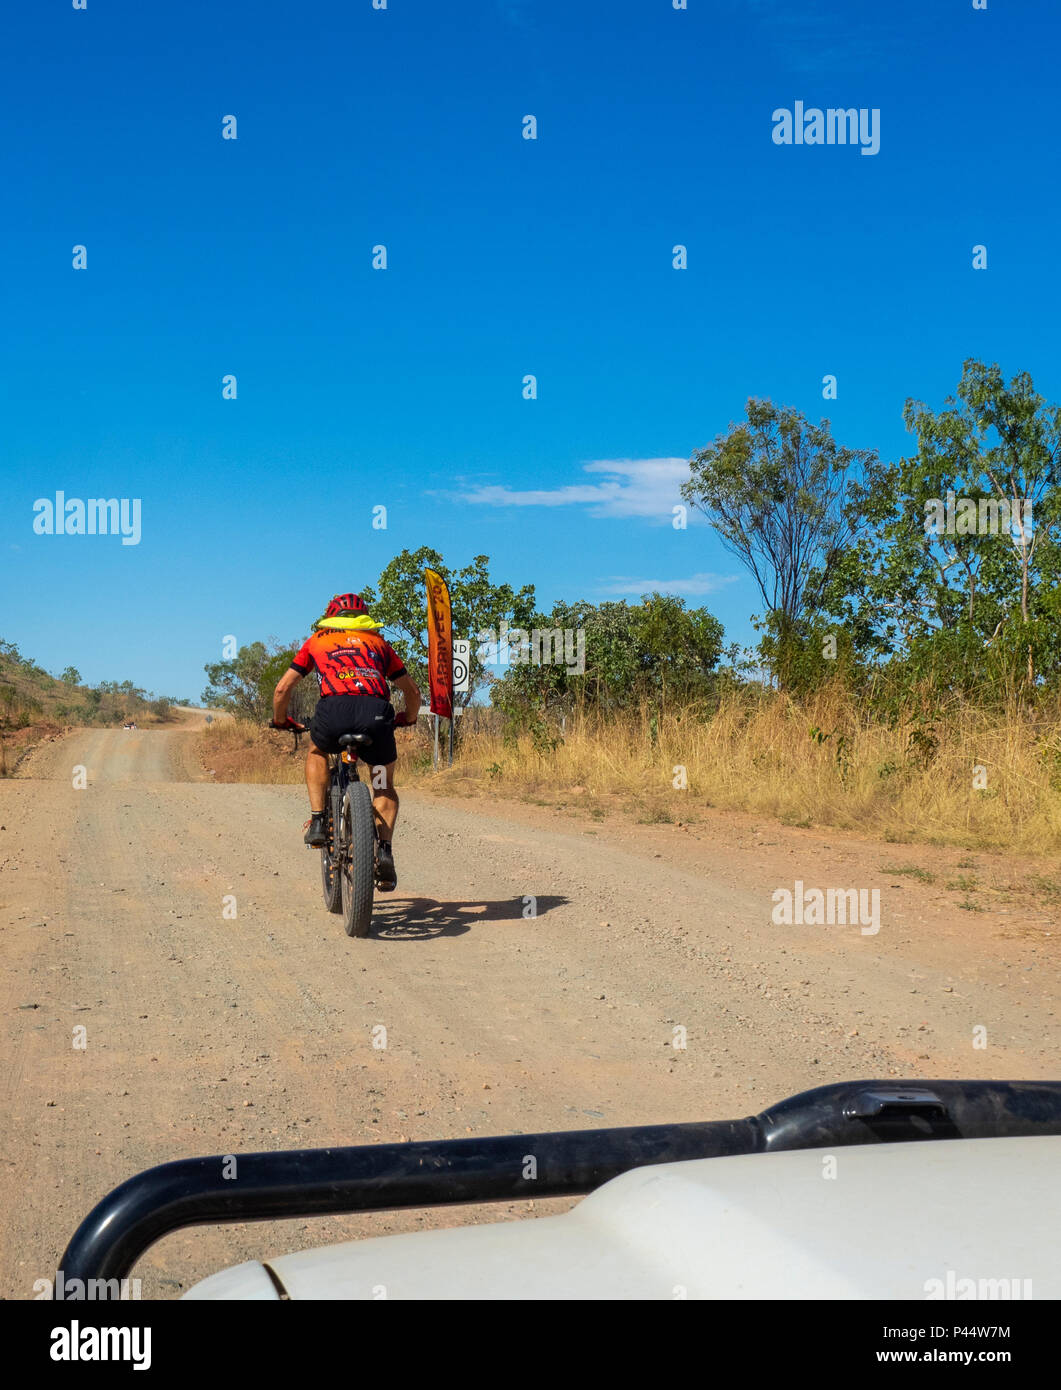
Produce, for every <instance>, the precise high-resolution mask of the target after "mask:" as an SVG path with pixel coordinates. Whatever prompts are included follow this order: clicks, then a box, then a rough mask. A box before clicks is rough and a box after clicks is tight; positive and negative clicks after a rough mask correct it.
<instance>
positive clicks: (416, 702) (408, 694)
mask: <svg viewBox="0 0 1061 1390" xmlns="http://www.w3.org/2000/svg"><path fill="white" fill-rule="evenodd" d="M391 684H392V685H393V686H394V688H395V690H400V691H401V692H402V695H403V696H404V698H405V709H404V710H403V713H404V715H405V722H406V723H407V724H415V723H416V716H417V715H418V714H419V713H420V690H419V687H418V686H417V684H416V681H414V680H413V678H412V676H410V675H408V674H406V675H404V676H398V677H397V679H396V680H394V681H392V682H391Z"/></svg>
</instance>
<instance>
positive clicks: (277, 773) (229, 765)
mask: <svg viewBox="0 0 1061 1390" xmlns="http://www.w3.org/2000/svg"><path fill="white" fill-rule="evenodd" d="M307 746H308V744H307V740H306V739H305V738H302V739H300V740H299V747H298V752H297V753H296V752H295V748H294V738H293V736H292V735H291V734H285V733H280V732H278V731H276V730H272V729H265V728H262V727H260V726H259V725H257V724H250V723H247V722H245V721H242V720H236V719H224V720H219V721H218V722H217V723H214V724H211V725H209V727H207V728H206V729H204V730H203V731H202V733H201V734H200V735H199V738H198V741H197V747H196V753H197V756H198V758H199V761H200V762H201V763H202V765H203V769H204V771H206V772H212V773H213V780H214V781H217V782H256V783H274V784H275V783H281V784H284V785H293V784H296V783H298V784H301V782H302V780H303V769H304V767H305V763H306V749H307ZM425 757H426V760H427V765H428V766H429V767H430V763H431V753H430V745H429V743H428V741H427V738H426V735H425V734H424V732H423V731H422V730H421V731H418V733H417V737H416V742H415V743H411V744H410V741H409V740H408V739H407V738H406V737H405V736H402V737H400V738H399V739H398V768H399V774H404V776H405V779H406V780H408V779H409V777H410V775H411V774H412V773H413V772H414V769H415V768H416V767H417V766H418V765H420V764H422V763H423V762H424V759H425Z"/></svg>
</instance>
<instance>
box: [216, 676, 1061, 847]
mask: <svg viewBox="0 0 1061 1390" xmlns="http://www.w3.org/2000/svg"><path fill="white" fill-rule="evenodd" d="M399 742H400V744H401V742H402V741H399ZM304 747H305V744H303V748H304ZM200 752H201V756H202V758H203V761H204V766H205V767H206V768H213V769H214V770H215V775H216V777H217V780H218V781H241V782H290V783H297V782H300V781H301V780H302V764H303V758H302V754H301V751H300V753H299V754H298V755H297V756H296V755H295V754H294V753H293V750H292V741H291V739H290V737H289V736H286V735H281V734H270V733H268V732H266V731H263V730H260V729H257V728H253V727H251V726H247V725H243V724H238V723H236V722H234V721H231V722H227V723H224V724H218V725H214V726H213V727H212V728H210V729H208V730H207V731H206V732H205V733H204V734H203V736H202V739H201V742H200ZM399 758H400V768H399V772H400V778H401V779H402V780H404V781H406V782H409V781H411V780H412V781H416V780H421V779H424V780H427V779H430V783H431V785H432V787H434V788H435V789H437V790H438V791H447V790H449V791H453V792H456V793H461V792H463V793H469V792H470V793H475V792H479V791H483V792H488V793H490V794H491V795H501V796H511V797H517V798H520V799H522V800H531V801H535V800H544V801H545V802H550V803H552V802H555V801H558V800H562V801H564V802H566V803H572V802H573V803H574V804H576V805H581V806H583V807H584V808H585V809H586V810H587V811H588V812H589V813H590V814H593V813H597V814H599V813H600V811H599V808H600V807H602V806H616V805H618V806H620V807H623V808H625V809H626V810H628V811H630V812H631V813H632V814H633V815H634V816H635V817H636V818H637V819H639V820H641V821H647V822H667V821H678V820H684V821H689V820H695V819H696V815H697V808H698V807H699V808H703V807H705V806H715V807H723V808H728V809H733V810H740V811H748V812H751V813H753V814H756V815H765V816H771V817H774V818H776V819H777V820H780V821H782V822H783V823H785V824H788V825H802V826H812V825H819V826H835V827H839V828H841V829H852V830H857V831H859V832H861V833H863V834H866V835H869V836H872V837H874V838H877V839H882V840H886V841H892V842H895V843H915V842H918V841H920V842H926V843H933V844H947V845H956V846H963V847H969V848H977V849H1009V850H1013V851H1014V852H1018V853H1027V854H1046V853H1051V852H1056V851H1057V850H1058V849H1061V704H1059V705H1057V706H1055V707H1054V708H1053V709H1051V710H1049V711H1040V712H1039V713H1038V715H1037V716H1035V717H1034V718H1033V717H1030V716H1028V715H1027V714H1021V713H1019V712H1018V711H1015V710H1014V711H1010V712H1009V713H1008V714H1003V713H999V712H997V711H996V712H992V711H986V710H982V709H978V708H976V707H974V706H970V705H961V704H959V705H955V707H954V708H953V709H952V710H950V711H949V712H947V713H946V714H942V715H939V716H938V717H935V718H932V719H920V718H916V717H914V716H912V715H911V716H908V717H905V718H904V719H902V720H900V721H899V722H898V723H897V724H896V726H895V727H894V728H889V727H887V726H886V725H884V724H882V723H880V722H879V721H878V720H875V719H873V718H871V717H870V715H869V713H868V712H867V711H866V710H865V709H863V708H862V707H860V706H859V705H858V704H857V703H855V702H853V701H852V700H851V699H850V698H849V697H847V696H846V695H845V694H844V692H843V691H842V690H839V689H837V690H827V691H823V692H821V693H820V694H819V695H817V696H815V697H813V698H810V699H807V700H804V701H802V702H796V701H794V700H790V699H787V698H785V697H783V696H776V695H763V696H762V697H759V698H748V697H743V698H741V697H734V698H732V699H729V700H727V701H725V702H724V703H723V705H722V706H721V708H720V709H719V710H718V712H717V713H716V714H715V715H714V716H713V717H712V718H710V719H707V720H705V719H703V718H700V717H698V716H696V715H695V714H693V713H691V712H676V713H673V714H669V715H665V716H664V717H662V718H661V719H659V720H658V723H657V721H656V720H654V719H653V718H652V716H651V715H650V713H649V711H647V710H644V711H641V712H639V713H637V714H633V715H630V716H629V717H627V718H625V719H610V720H608V721H607V722H603V721H600V720H597V719H594V718H578V717H572V718H569V719H568V721H567V727H566V731H565V737H564V740H563V742H562V743H559V744H558V745H557V747H556V748H555V749H553V750H552V751H549V750H548V749H546V750H545V751H541V752H540V751H538V750H537V749H536V748H535V746H534V743H533V740H532V739H531V738H530V737H529V736H528V737H522V738H520V739H519V740H518V741H517V742H516V743H515V745H512V744H511V743H506V742H505V741H504V740H503V738H502V736H501V734H500V732H499V731H489V730H486V729H482V728H481V729H480V730H479V731H478V732H474V731H470V732H468V733H467V734H466V735H465V736H464V737H463V739H462V740H461V743H460V748H459V755H458V760H457V765H456V766H455V767H454V768H453V769H452V770H446V769H444V770H442V771H440V772H439V773H438V774H432V773H431V760H430V749H429V744H428V742H427V740H426V737H425V735H424V734H423V732H421V733H419V734H418V738H417V742H416V743H415V744H414V745H413V747H412V748H409V747H408V746H407V745H405V746H401V747H400V753H399ZM977 768H983V769H984V772H983V774H981V775H980V776H979V777H977V776H976V769H977ZM682 769H684V776H685V779H686V782H687V787H686V789H685V790H681V789H678V788H676V787H675V785H674V784H675V780H676V779H680V777H681V770H682ZM985 777H986V785H985V786H982V787H981V786H980V785H979V783H980V782H982V781H983V780H984V778H985ZM974 778H975V779H976V781H977V783H978V785H976V786H974Z"/></svg>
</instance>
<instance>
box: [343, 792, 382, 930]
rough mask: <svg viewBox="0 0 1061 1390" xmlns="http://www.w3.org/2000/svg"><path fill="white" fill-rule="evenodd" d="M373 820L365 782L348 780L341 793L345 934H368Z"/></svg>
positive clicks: (371, 883) (372, 855)
mask: <svg viewBox="0 0 1061 1390" xmlns="http://www.w3.org/2000/svg"><path fill="white" fill-rule="evenodd" d="M374 847H375V822H374V819H373V816H372V794H371V792H370V791H369V789H368V787H366V786H365V784H364V782H360V781H358V782H351V783H350V785H349V786H348V787H347V789H346V795H345V796H344V797H343V811H342V848H343V857H342V872H341V874H340V878H341V880H342V891H343V926H344V927H345V928H346V934H347V936H367V935H368V932H369V928H370V927H371V925H372V893H373V889H374V887H375V883H374V871H375V855H374V853H373V851H374Z"/></svg>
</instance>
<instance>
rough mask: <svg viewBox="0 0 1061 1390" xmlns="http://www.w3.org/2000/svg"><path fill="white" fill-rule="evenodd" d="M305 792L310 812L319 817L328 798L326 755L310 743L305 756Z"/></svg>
mask: <svg viewBox="0 0 1061 1390" xmlns="http://www.w3.org/2000/svg"><path fill="white" fill-rule="evenodd" d="M306 790H307V791H308V792H309V809H310V811H311V812H312V813H313V814H314V815H319V814H320V813H321V812H322V811H323V810H324V806H325V802H326V800H327V797H328V755H327V753H324V752H322V751H321V750H320V749H319V748H318V747H317V745H316V744H315V743H313V742H312V741H311V742H310V745H309V752H308V753H307V754H306Z"/></svg>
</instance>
